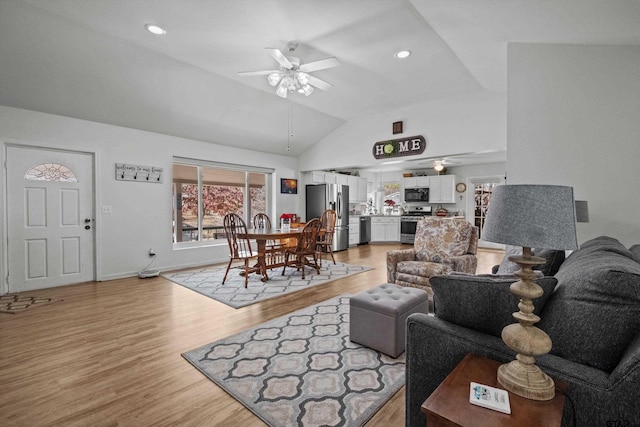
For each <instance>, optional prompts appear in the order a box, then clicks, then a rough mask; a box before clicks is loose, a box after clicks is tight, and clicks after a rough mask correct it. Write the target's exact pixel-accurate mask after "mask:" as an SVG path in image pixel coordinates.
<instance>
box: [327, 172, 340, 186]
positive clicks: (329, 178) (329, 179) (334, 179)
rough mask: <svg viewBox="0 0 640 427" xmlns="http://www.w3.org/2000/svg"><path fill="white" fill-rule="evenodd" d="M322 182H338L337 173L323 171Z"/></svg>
mask: <svg viewBox="0 0 640 427" xmlns="http://www.w3.org/2000/svg"><path fill="white" fill-rule="evenodd" d="M324 182H325V184H337V183H338V174H337V173H333V172H325V173H324Z"/></svg>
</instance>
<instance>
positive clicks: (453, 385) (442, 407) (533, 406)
mask: <svg viewBox="0 0 640 427" xmlns="http://www.w3.org/2000/svg"><path fill="white" fill-rule="evenodd" d="M500 365H501V363H500V362H498V361H496V360H492V359H488V358H486V357H481V356H477V355H475V354H467V355H466V356H465V357H464V359H462V361H461V362H460V363H459V364H458V366H456V368H455V369H454V370H453V371H452V372H451V373H450V374H449V376H447V378H445V380H444V381H443V382H442V383H441V384H440V385H439V386H438V388H436V390H435V391H434V392H433V393H432V394H431V396H429V397H428V398H427V400H425V401H424V403H423V404H422V407H421V411H422V412H423V413H424V414H425V415H426V416H427V426H429V427H441V426H442V427H444V426H446V427H451V426H474V427H484V426H486V427H498V426H518V427H533V426H540V427H542V426H543V427H551V426H560V423H561V420H562V410H563V408H564V400H565V392H566V389H567V388H566V387H567V386H566V383H564V382H562V381H560V382H558V381H556V396H555V397H554V398H553V399H552V400H549V401H537V400H530V399H525V398H524V397H520V396H517V395H515V394H513V393H509V403H510V404H511V414H510V415H508V414H503V413H502V412H498V411H494V410H492V409H487V408H483V407H480V406H477V405H473V404H471V403H470V402H469V383H470V382H472V381H473V382H476V383H480V384H484V385H488V386H491V387H496V388H503V387H502V386H501V385H500V384H498V380H497V376H496V375H497V371H498V367H499V366H500Z"/></svg>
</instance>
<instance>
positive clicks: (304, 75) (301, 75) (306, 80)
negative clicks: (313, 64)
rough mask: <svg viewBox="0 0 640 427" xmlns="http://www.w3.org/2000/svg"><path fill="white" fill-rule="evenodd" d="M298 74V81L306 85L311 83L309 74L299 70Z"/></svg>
mask: <svg viewBox="0 0 640 427" xmlns="http://www.w3.org/2000/svg"><path fill="white" fill-rule="evenodd" d="M297 75H298V81H299V82H300V84H301V85H303V86H304V85H308V84H309V74H307V73H302V72H298V73H297Z"/></svg>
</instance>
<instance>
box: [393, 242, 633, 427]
mask: <svg viewBox="0 0 640 427" xmlns="http://www.w3.org/2000/svg"><path fill="white" fill-rule="evenodd" d="M555 279H556V280H557V285H555V288H554V283H553V282H555V280H553V279H551V280H552V282H551V283H549V280H550V278H544V279H540V281H539V283H540V284H541V285H542V286H543V287H544V288H546V289H545V296H543V297H541V298H540V299H539V300H536V301H534V304H535V305H536V312H538V313H540V316H541V318H542V320H541V321H540V323H539V324H538V326H539V327H540V328H541V329H543V330H544V331H545V332H547V333H548V334H549V336H550V337H551V339H552V341H553V348H552V350H551V352H550V353H549V354H546V355H543V356H540V357H538V358H537V359H536V364H537V365H538V366H539V367H540V368H541V369H542V370H543V371H545V372H546V373H547V374H549V375H550V376H551V377H552V378H554V379H559V380H563V381H565V382H567V384H568V391H567V400H566V404H565V409H564V414H563V422H562V424H563V426H574V425H575V426H607V427H608V426H640V245H634V246H632V247H631V248H630V249H626V248H625V247H624V246H623V245H622V244H621V243H620V242H618V241H617V240H616V239H613V238H610V237H599V238H596V239H592V240H590V241H588V242H585V243H584V244H583V245H581V247H580V249H579V250H577V251H575V252H574V253H572V254H571V255H570V256H569V257H568V258H567V259H566V260H565V261H564V263H563V264H562V265H561V266H560V269H559V270H558V272H557V273H556V275H555ZM511 281H513V280H511V279H510V278H505V277H504V276H503V277H478V276H476V277H464V276H461V277H456V276H438V277H434V278H433V279H432V287H433V290H434V301H435V313H436V316H435V317H434V316H429V315H424V314H414V315H411V316H410V317H409V318H408V320H407V329H406V330H407V342H406V347H407V350H406V364H407V373H406V425H407V426H411V427H414V426H415V427H418V426H424V425H425V417H424V415H423V414H422V413H421V411H420V406H421V405H422V403H423V402H424V400H425V399H426V398H427V397H428V396H429V395H430V394H431V393H432V392H433V391H434V390H435V388H436V387H437V386H438V385H439V384H440V383H441V382H442V381H443V380H444V378H445V377H446V376H447V375H448V374H449V373H450V372H451V371H452V370H453V368H454V367H455V366H456V365H457V364H458V362H460V360H462V358H463V357H464V356H465V355H466V354H467V353H475V354H479V355H482V356H486V357H490V358H492V359H495V360H498V361H501V362H508V361H510V360H513V358H514V355H515V354H514V352H513V351H512V350H511V349H509V348H508V347H507V346H506V345H505V344H504V343H503V341H502V339H501V338H500V331H501V328H502V327H503V326H504V325H505V324H508V323H513V322H514V321H513V319H512V318H511V319H510V313H511V312H512V311H515V310H516V305H517V300H514V301H513V305H512V307H513V309H510V308H509V307H506V308H505V307H502V306H504V305H506V306H508V305H509V303H508V301H507V300H508V298H515V296H513V295H510V294H509V295H508V296H507V294H508V283H509V282H511ZM550 289H553V291H551V292H550ZM546 294H549V295H546Z"/></svg>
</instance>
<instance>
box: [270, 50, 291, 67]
mask: <svg viewBox="0 0 640 427" xmlns="http://www.w3.org/2000/svg"><path fill="white" fill-rule="evenodd" d="M265 49H266V50H267V51H268V52H269V53H270V54H271V56H273V57H274V58H275V60H276V61H278V63H279V64H280V65H282V66H283V67H285V68H288V69H291V68H293V64H291V62H289V60H288V59H287V57H286V56H284V54H283V53H282V52H280V49H275V48H272V47H266V48H265Z"/></svg>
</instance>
